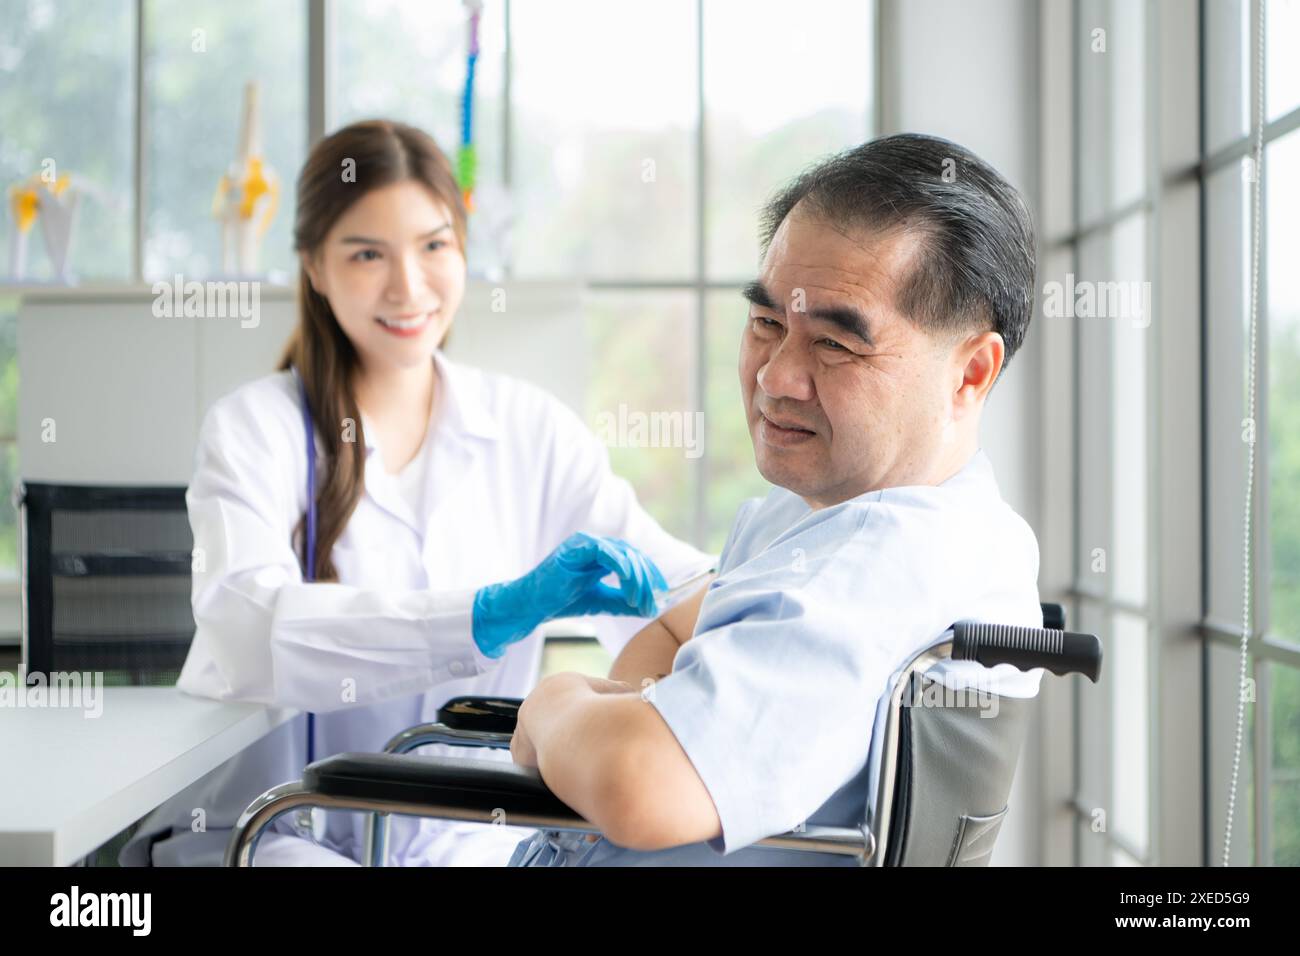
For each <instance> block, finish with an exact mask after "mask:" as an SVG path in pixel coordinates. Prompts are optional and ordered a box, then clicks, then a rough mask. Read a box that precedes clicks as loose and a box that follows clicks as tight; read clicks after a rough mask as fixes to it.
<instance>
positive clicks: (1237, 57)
mask: <svg viewBox="0 0 1300 956" xmlns="http://www.w3.org/2000/svg"><path fill="white" fill-rule="evenodd" d="M1206 6H1207V7H1228V8H1231V9H1230V10H1229V11H1223V10H1218V11H1216V14H1215V15H1217V16H1219V17H1221V18H1224V19H1226V20H1228V21H1229V22H1230V23H1231V25H1232V29H1231V30H1227V31H1225V32H1224V34H1223V35H1219V34H1217V33H1213V32H1209V31H1208V30H1207V32H1206V35H1205V43H1206V53H1207V57H1209V59H1210V61H1211V62H1212V63H1216V62H1217V63H1218V64H1220V66H1219V71H1218V72H1219V77H1220V78H1221V79H1222V80H1223V86H1222V87H1216V86H1215V85H1213V83H1212V82H1207V85H1206V88H1205V94H1206V97H1207V102H1206V107H1207V117H1208V116H1215V117H1218V118H1219V125H1218V126H1217V128H1216V127H1215V125H1214V124H1213V123H1211V124H1209V129H1207V137H1206V143H1205V145H1204V154H1203V157H1202V162H1203V164H1204V168H1205V170H1206V178H1205V189H1206V201H1207V207H1208V212H1207V228H1208V231H1209V235H1208V237H1207V243H1206V253H1205V254H1206V266H1207V275H1208V276H1209V279H1210V281H1209V291H1210V294H1209V297H1208V301H1207V303H1206V308H1205V312H1204V320H1205V322H1206V340H1207V343H1208V344H1209V351H1208V353H1207V377H1206V386H1207V389H1208V394H1207V398H1208V403H1207V404H1208V414H1207V418H1206V422H1205V436H1206V446H1205V453H1206V455H1207V461H1206V473H1207V474H1208V475H1209V478H1210V487H1209V488H1208V489H1207V494H1208V497H1207V514H1208V520H1209V527H1208V529H1207V538H1206V545H1207V548H1206V562H1207V568H1208V579H1209V580H1208V589H1207V591H1208V593H1207V606H1206V617H1205V629H1204V630H1205V634H1206V637H1207V639H1208V641H1209V642H1210V648H1209V649H1208V650H1207V657H1208V659H1209V660H1210V661H1211V662H1212V663H1211V664H1210V666H1209V669H1210V671H1211V672H1213V670H1214V668H1215V667H1216V666H1222V667H1225V668H1226V671H1225V675H1224V676H1223V677H1222V678H1219V675H1215V676H1216V679H1218V683H1217V684H1216V685H1215V690H1214V691H1213V692H1211V694H1210V697H1209V700H1208V702H1207V704H1208V706H1209V715H1208V716H1209V720H1210V721H1211V722H1212V723H1214V724H1217V725H1220V727H1219V728H1216V732H1215V733H1212V734H1211V737H1210V739H1209V740H1208V741H1207V754H1206V756H1207V759H1206V767H1207V773H1208V774H1209V776H1208V778H1207V789H1208V791H1209V792H1210V793H1211V795H1212V798H1213V799H1212V800H1211V803H1210V809H1211V815H1210V819H1209V835H1210V838H1211V844H1210V860H1211V862H1215V863H1217V862H1218V861H1219V860H1220V858H1221V855H1222V839H1223V832H1222V831H1223V820H1224V817H1223V814H1224V813H1225V811H1226V807H1225V805H1224V801H1225V799H1226V790H1227V782H1228V779H1229V776H1230V774H1231V761H1232V744H1233V741H1232V739H1231V734H1230V733H1226V732H1223V730H1222V728H1223V727H1224V726H1226V728H1227V731H1231V730H1232V727H1233V723H1234V721H1235V717H1236V709H1237V681H1236V674H1237V669H1238V666H1239V663H1238V653H1237V649H1238V645H1239V643H1240V639H1241V622H1242V580H1243V578H1242V575H1243V567H1242V539H1243V527H1242V521H1243V507H1244V497H1245V482H1246V474H1247V471H1246V464H1247V463H1246V449H1247V446H1246V445H1245V444H1243V435H1244V434H1245V433H1246V432H1247V430H1248V429H1249V428H1250V427H1251V423H1248V422H1246V421H1245V419H1246V418H1247V415H1248V411H1247V409H1248V401H1247V396H1248V389H1249V384H1248V383H1249V375H1248V369H1249V361H1250V328H1249V316H1250V295H1251V281H1250V280H1251V244H1252V242H1253V234H1254V231H1255V228H1256V223H1255V222H1254V210H1253V206H1252V186H1253V178H1254V175H1255V171H1254V168H1253V161H1252V154H1253V150H1254V143H1255V135H1256V131H1257V109H1256V106H1255V104H1256V103H1257V102H1258V101H1257V99H1256V97H1257V96H1259V95H1261V94H1262V96H1263V105H1264V127H1263V130H1262V134H1263V143H1264V159H1263V177H1262V183H1261V185H1262V196H1261V198H1262V202H1261V212H1260V215H1261V221H1260V222H1259V223H1258V228H1259V234H1260V241H1261V243H1262V246H1261V249H1260V261H1259V269H1260V272H1259V303H1258V307H1259V318H1258V330H1257V338H1256V349H1257V356H1256V372H1255V375H1256V418H1255V422H1254V423H1253V426H1254V433H1255V435H1256V436H1257V438H1256V442H1255V476H1256V484H1255V490H1254V498H1255V501H1254V507H1253V514H1254V520H1253V525H1254V527H1253V535H1252V537H1253V540H1254V547H1253V548H1252V551H1251V572H1252V577H1253V579H1254V581H1253V584H1254V588H1253V590H1254V595H1255V600H1254V605H1253V608H1254V609H1253V612H1252V623H1253V627H1252V633H1251V635H1250V645H1251V655H1250V661H1249V667H1248V670H1247V675H1248V677H1249V678H1250V680H1251V681H1252V684H1253V692H1254V702H1253V704H1250V705H1248V707H1249V708H1250V711H1251V712H1250V716H1251V718H1252V720H1251V722H1250V723H1249V724H1248V725H1247V734H1246V736H1245V739H1244V744H1243V764H1244V765H1247V764H1246V761H1247V760H1249V764H1248V767H1249V770H1248V771H1247V772H1243V773H1242V775H1241V777H1240V782H1239V784H1238V793H1237V798H1236V813H1235V816H1236V818H1237V819H1236V820H1235V821H1234V825H1233V848H1232V849H1233V852H1232V858H1233V861H1234V862H1241V863H1245V862H1253V863H1257V864H1261V865H1277V866H1295V865H1297V864H1300V824H1298V823H1297V821H1298V820H1300V599H1298V598H1297V593H1298V586H1300V494H1298V493H1297V489H1300V439H1298V436H1300V333H1298V332H1297V329H1300V277H1297V274H1296V269H1295V263H1296V262H1297V261H1298V260H1300V226H1297V224H1296V223H1295V222H1294V218H1295V217H1294V212H1293V211H1294V210H1295V209H1296V208H1297V204H1298V203H1300V192H1297V189H1296V186H1295V184H1294V182H1293V180H1294V179H1295V170H1296V169H1298V168H1300V131H1298V130H1300V64H1298V63H1297V62H1296V60H1295V57H1294V56H1293V55H1292V51H1294V50H1295V48H1296V44H1297V42H1300V3H1297V2H1296V0H1265V2H1264V6H1263V10H1262V12H1263V14H1264V16H1265V25H1266V35H1265V42H1264V47H1265V51H1264V52H1265V57H1264V66H1265V69H1264V75H1263V89H1262V90H1256V89H1254V87H1255V85H1256V84H1255V76H1256V71H1257V67H1258V56H1257V52H1256V43H1255V38H1256V34H1257V31H1258V28H1259V20H1258V17H1259V16H1260V15H1261V7H1260V2H1259V0H1254V2H1246V0H1238V2H1234V3H1226V4H1206ZM1207 25H1208V24H1207ZM1213 78H1214V77H1211V78H1210V79H1211V80H1213ZM1216 132H1218V133H1220V135H1218V136H1215V135H1212V134H1214V133H1216Z"/></svg>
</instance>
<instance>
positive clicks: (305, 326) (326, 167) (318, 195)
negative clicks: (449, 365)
mask: <svg viewBox="0 0 1300 956" xmlns="http://www.w3.org/2000/svg"><path fill="white" fill-rule="evenodd" d="M407 180H414V181H416V182H419V183H422V184H423V185H424V186H426V187H428V189H429V190H430V191H431V192H432V193H433V194H434V196H436V197H437V198H438V199H439V200H441V201H442V202H443V203H444V204H445V205H446V206H447V208H448V209H449V210H450V211H451V215H452V230H453V231H454V232H455V234H456V238H457V239H458V240H459V242H460V248H461V249H465V248H466V230H467V223H466V219H467V217H466V213H465V203H464V200H463V199H462V198H461V192H460V187H459V186H458V185H457V183H456V177H455V175H454V174H453V172H452V168H451V164H450V163H449V162H448V161H447V157H446V156H445V155H443V153H442V151H441V150H440V149H439V148H438V145H437V144H436V143H435V142H434V140H433V138H432V137H430V136H429V135H428V134H427V133H424V132H423V131H421V130H418V129H416V128H415V127H412V126H407V125H405V124H403V123H397V122H393V121H389V120H367V121H365V122H360V123H353V124H352V125H350V126H346V127H344V128H343V129H340V130H338V131H337V132H335V133H333V134H332V135H330V136H327V137H325V138H324V139H322V140H321V141H320V142H318V143H317V144H316V145H315V146H314V147H312V150H311V154H310V155H309V156H308V157H307V162H306V163H305V164H304V165H303V168H302V172H301V173H300V174H299V176H298V198H297V208H296V213H295V218H294V249H295V251H297V252H299V253H306V254H308V255H314V254H315V252H316V251H317V250H318V249H319V248H320V245H321V243H322V242H324V240H325V236H326V235H327V234H328V232H329V231H330V229H331V228H332V227H333V225H334V223H335V222H336V221H337V220H338V218H339V217H340V216H341V215H343V213H344V211H346V210H347V208H348V207H349V206H351V205H352V204H353V203H354V202H356V201H357V200H358V199H360V198H361V197H362V196H363V195H365V194H366V193H367V192H369V191H370V190H372V189H378V188H380V187H383V186H388V185H392V184H394V183H399V182H404V181H407ZM356 364H357V355H356V350H355V349H354V348H353V346H352V343H351V342H350V341H349V340H348V337H347V336H346V335H344V334H343V329H342V328H341V327H340V326H339V323H338V320H337V319H336V318H335V317H334V311H333V310H332V309H331V308H330V305H329V302H328V301H327V300H326V299H325V297H324V296H322V295H321V294H320V293H318V292H317V291H316V290H315V288H313V286H312V284H311V280H310V279H309V278H308V276H307V272H306V270H305V269H303V268H302V267H301V266H300V267H299V270H298V324H297V327H296V328H295V329H294V331H293V334H292V335H291V336H290V338H289V341H288V343H287V344H286V346H285V350H284V355H283V356H282V357H281V359H280V362H279V365H278V368H280V369H281V370H286V369H289V368H290V367H294V368H297V369H298V371H299V372H300V373H301V374H302V377H303V382H304V384H305V385H306V389H307V400H308V402H309V403H310V405H311V413H312V418H313V419H314V420H315V422H316V433H317V436H318V440H319V446H318V447H320V448H321V449H322V450H323V452H324V459H325V460H324V467H323V468H322V469H321V470H320V471H318V472H317V474H318V476H319V477H318V480H317V484H316V509H317V516H316V554H315V568H314V572H315V580H317V581H337V580H338V572H337V570H336V569H335V567H334V562H333V560H332V558H331V553H332V552H333V549H334V542H336V541H337V540H338V538H339V536H340V535H341V534H342V533H343V529H344V528H345V527H347V523H348V521H349V520H350V519H351V517H352V512H353V511H354V510H356V507H357V502H359V501H360V500H361V494H362V492H363V491H364V489H365V456H364V454H363V453H362V449H364V448H365V436H364V435H363V434H362V431H361V412H360V408H359V407H358V405H357V400H356V396H355V395H353V394H352V384H351V383H352V372H353V369H354V368H355V367H356ZM348 422H351V424H352V428H351V429H349V430H348V434H349V438H350V439H351V440H349V441H344V438H343V436H344V426H345V424H347V423H348ZM305 520H306V519H305V516H304V517H303V518H302V519H300V520H299V522H298V524H297V527H296V528H295V529H294V539H295V540H294V546H295V548H296V549H297V550H298V552H299V554H302V553H303V551H304V544H303V541H304V538H305V533H304V527H305Z"/></svg>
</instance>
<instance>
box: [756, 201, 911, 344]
mask: <svg viewBox="0 0 1300 956" xmlns="http://www.w3.org/2000/svg"><path fill="white" fill-rule="evenodd" d="M923 245H924V241H923V236H922V235H921V234H920V233H919V232H918V231H916V230H913V229H908V228H906V227H903V226H895V227H890V228H887V229H873V228H869V227H848V226H844V225H841V224H838V223H835V222H833V221H831V220H829V219H827V218H826V217H824V216H821V215H817V214H814V213H810V212H807V211H805V210H804V209H803V204H800V205H799V206H796V207H795V208H794V209H793V210H791V212H790V214H789V215H788V216H786V218H785V220H784V221H783V222H782V223H781V225H780V227H779V228H778V229H777V231H776V233H775V234H774V235H773V237H772V242H771V244H770V245H769V246H768V249H767V253H766V255H765V256H764V257H763V264H762V267H761V269H760V273H759V281H760V282H761V283H762V285H763V287H764V288H765V289H766V290H767V291H768V293H770V294H771V296H772V297H773V298H774V299H776V300H778V301H779V302H780V303H782V304H783V305H785V306H786V307H788V306H789V304H790V302H791V300H792V299H794V298H796V297H802V299H804V300H805V301H806V302H807V303H808V306H809V308H811V307H813V305H814V304H815V305H828V306H829V305H857V306H860V307H863V308H870V309H871V310H872V311H873V312H876V313H878V314H880V315H881V318H882V319H885V318H887V317H893V313H894V303H895V301H896V298H897V292H898V290H899V288H900V287H901V286H902V285H903V283H905V282H906V281H907V279H908V278H909V277H910V276H911V275H912V271H913V270H914V269H915V268H916V265H917V262H918V259H919V256H920V255H921V254H922V249H923ZM886 313H888V315H886Z"/></svg>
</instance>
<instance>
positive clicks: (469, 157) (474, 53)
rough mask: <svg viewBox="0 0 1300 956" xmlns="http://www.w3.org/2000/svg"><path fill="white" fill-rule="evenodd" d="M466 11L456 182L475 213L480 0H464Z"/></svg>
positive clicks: (468, 210)
mask: <svg viewBox="0 0 1300 956" xmlns="http://www.w3.org/2000/svg"><path fill="white" fill-rule="evenodd" d="M465 8H466V9H467V10H468V11H469V52H468V54H467V56H466V60H465V90H464V93H463V94H462V96H461V100H460V149H459V150H458V151H457V154H456V179H457V181H458V182H459V183H460V191H461V196H462V198H463V199H464V200H465V209H466V211H467V212H471V213H472V212H473V211H474V180H475V174H476V173H477V171H478V157H477V156H476V155H475V152H474V66H475V64H476V63H477V62H478V23H479V16H480V15H481V14H482V13H483V2H482V0H465Z"/></svg>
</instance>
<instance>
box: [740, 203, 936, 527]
mask: <svg viewBox="0 0 1300 956" xmlns="http://www.w3.org/2000/svg"><path fill="white" fill-rule="evenodd" d="M917 245H918V243H917V240H916V238H915V236H914V235H912V234H909V233H907V232H906V231H902V230H894V231H890V232H887V233H873V232H860V233H854V234H852V235H851V236H850V235H846V234H845V233H844V232H842V231H840V230H837V229H836V228H835V227H833V226H830V225H828V224H826V223H825V222H824V221H822V220H821V219H819V218H815V217H813V216H810V215H809V214H807V213H805V212H803V211H802V210H801V207H799V206H796V207H795V208H794V209H793V210H792V211H791V212H790V214H789V215H787V216H786V218H785V221H784V222H783V223H782V224H781V226H780V228H779V229H778V230H777V232H776V235H775V236H774V237H773V239H772V242H771V244H770V246H769V247H768V252H767V255H766V257H765V258H764V260H763V268H762V271H761V273H760V275H759V278H758V280H757V282H755V283H753V284H751V285H750V286H749V287H748V288H747V289H746V297H747V298H748V299H749V300H750V303H751V304H750V310H749V319H748V321H747V323H746V327H745V333H744V335H743V337H742V339H741V346H740V387H741V392H742V394H743V395H744V401H745V409H746V414H747V416H748V419H749V432H750V437H751V439H752V440H753V443H754V457H755V460H756V462H757V464H758V470H759V471H760V472H761V473H762V475H763V477H764V478H765V479H767V480H768V481H769V482H771V483H772V484H774V485H780V486H781V487H784V488H788V489H789V490H790V491H793V492H794V493H795V494H798V495H800V496H801V497H802V498H804V499H805V500H806V501H807V502H808V503H809V505H810V506H811V507H813V508H819V507H826V506H828V505H832V504H838V503H839V502H841V501H847V500H848V499H850V498H854V497H857V496H858V495H860V494H864V493H866V492H868V491H872V490H875V489H877V488H888V487H897V486H899V485H906V484H924V483H930V481H929V480H928V474H929V470H930V469H931V468H932V467H933V465H934V463H935V462H936V459H937V458H938V457H939V455H940V453H941V450H942V449H943V447H944V444H945V435H946V432H947V430H948V429H949V423H950V421H951V414H950V413H951V405H952V402H951V400H952V396H953V393H954V392H955V391H956V390H957V388H958V387H959V386H960V383H961V380H962V370H961V368H960V367H959V366H955V365H954V362H953V342H952V340H951V339H949V338H948V337H939V336H932V335H930V334H928V333H926V332H924V331H922V330H921V329H919V328H918V327H917V326H916V325H914V324H913V323H912V322H911V321H909V320H908V319H907V318H905V317H904V316H902V315H899V314H898V313H897V312H896V311H895V309H894V299H895V291H896V288H897V286H898V284H899V282H901V281H903V280H905V279H906V277H907V276H908V275H909V274H910V270H911V268H912V267H913V265H914V261H915V256H916V254H917V252H918V249H917ZM783 426H784V427H783ZM945 477H946V476H945Z"/></svg>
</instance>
